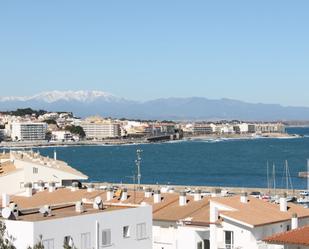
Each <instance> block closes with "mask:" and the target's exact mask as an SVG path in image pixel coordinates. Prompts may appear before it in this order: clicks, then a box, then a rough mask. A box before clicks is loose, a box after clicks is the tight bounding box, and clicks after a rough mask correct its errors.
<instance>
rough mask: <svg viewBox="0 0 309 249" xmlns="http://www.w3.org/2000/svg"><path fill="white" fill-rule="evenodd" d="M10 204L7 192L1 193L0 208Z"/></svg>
mask: <svg viewBox="0 0 309 249" xmlns="http://www.w3.org/2000/svg"><path fill="white" fill-rule="evenodd" d="M9 205H10V196H9V195H8V194H5V193H3V194H2V208H5V207H8V206H9Z"/></svg>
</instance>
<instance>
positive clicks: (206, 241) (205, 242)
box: [204, 239, 210, 249]
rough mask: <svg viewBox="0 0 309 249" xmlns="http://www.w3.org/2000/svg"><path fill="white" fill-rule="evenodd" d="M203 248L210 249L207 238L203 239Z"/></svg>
mask: <svg viewBox="0 0 309 249" xmlns="http://www.w3.org/2000/svg"><path fill="white" fill-rule="evenodd" d="M204 249H210V242H209V239H204Z"/></svg>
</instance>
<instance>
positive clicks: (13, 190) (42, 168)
mask: <svg viewBox="0 0 309 249" xmlns="http://www.w3.org/2000/svg"><path fill="white" fill-rule="evenodd" d="M87 179H88V177H87V176H86V175H84V174H83V173H81V172H80V171H78V170H76V169H74V168H72V167H71V166H69V165H68V164H67V163H65V162H63V161H60V160H57V158H56V154H55V155H54V158H48V157H43V156H41V155H40V154H39V153H35V152H33V151H11V152H10V153H6V154H0V193H7V194H17V193H22V192H24V191H25V186H24V185H25V184H26V183H31V184H32V185H33V187H34V188H38V187H39V185H40V184H42V183H43V184H44V185H46V186H47V185H48V184H49V183H51V182H53V183H54V184H55V185H56V186H65V185H71V183H72V181H78V180H87Z"/></svg>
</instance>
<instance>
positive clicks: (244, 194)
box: [240, 192, 248, 203]
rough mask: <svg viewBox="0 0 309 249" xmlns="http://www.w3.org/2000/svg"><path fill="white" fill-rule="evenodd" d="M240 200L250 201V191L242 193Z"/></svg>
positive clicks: (242, 201)
mask: <svg viewBox="0 0 309 249" xmlns="http://www.w3.org/2000/svg"><path fill="white" fill-rule="evenodd" d="M240 202H241V203H248V193H247V192H244V193H241V195H240Z"/></svg>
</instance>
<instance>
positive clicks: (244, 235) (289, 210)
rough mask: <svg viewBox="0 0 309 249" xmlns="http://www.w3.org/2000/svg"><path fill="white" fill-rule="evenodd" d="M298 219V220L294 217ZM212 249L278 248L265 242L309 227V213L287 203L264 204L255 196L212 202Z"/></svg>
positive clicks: (281, 200) (220, 199) (283, 199)
mask: <svg viewBox="0 0 309 249" xmlns="http://www.w3.org/2000/svg"><path fill="white" fill-rule="evenodd" d="M295 217H298V218H295ZM210 223H211V225H210V248H211V249H218V248H226V249H231V248H238V249H247V248H250V249H265V248H269V249H270V248H271V249H279V248H283V246H270V245H267V244H266V243H265V242H264V241H263V239H265V238H266V237H269V236H272V235H274V234H276V233H280V232H285V231H288V230H290V229H294V228H296V227H297V226H304V225H307V224H309V210H308V209H305V208H303V207H302V206H299V205H296V204H293V203H287V200H286V197H281V198H280V204H275V203H270V202H265V201H264V200H260V199H257V198H254V197H247V196H246V195H245V194H244V195H242V196H240V197H239V196H234V197H227V198H212V199H211V200H210Z"/></svg>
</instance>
